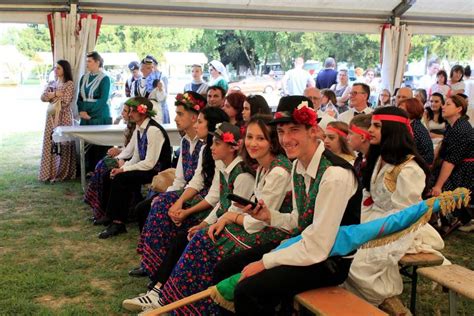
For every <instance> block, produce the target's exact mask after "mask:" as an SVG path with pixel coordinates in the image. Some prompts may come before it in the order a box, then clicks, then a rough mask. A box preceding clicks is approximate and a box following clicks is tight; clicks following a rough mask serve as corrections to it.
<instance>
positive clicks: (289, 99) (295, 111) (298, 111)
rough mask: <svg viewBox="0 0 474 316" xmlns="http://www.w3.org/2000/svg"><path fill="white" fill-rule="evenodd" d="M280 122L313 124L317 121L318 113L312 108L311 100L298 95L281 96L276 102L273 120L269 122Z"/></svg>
mask: <svg viewBox="0 0 474 316" xmlns="http://www.w3.org/2000/svg"><path fill="white" fill-rule="evenodd" d="M280 123H295V124H303V125H306V126H315V125H316V124H317V123H318V114H317V113H316V111H315V110H314V108H313V102H311V100H310V99H308V98H306V97H304V96H299V95H291V96H286V97H282V98H281V99H280V102H279V103H278V107H277V111H276V112H275V115H274V116H273V120H271V121H270V123H269V124H280Z"/></svg>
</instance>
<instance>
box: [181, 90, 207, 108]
mask: <svg viewBox="0 0 474 316" xmlns="http://www.w3.org/2000/svg"><path fill="white" fill-rule="evenodd" d="M206 104H207V100H206V99H205V98H204V97H203V96H202V95H200V94H199V93H196V92H194V91H186V92H185V93H178V94H177V95H176V101H175V102H174V105H176V106H179V105H182V106H184V107H185V108H186V110H188V111H194V112H196V113H198V112H199V111H201V110H202V109H203V108H204V107H205V106H206Z"/></svg>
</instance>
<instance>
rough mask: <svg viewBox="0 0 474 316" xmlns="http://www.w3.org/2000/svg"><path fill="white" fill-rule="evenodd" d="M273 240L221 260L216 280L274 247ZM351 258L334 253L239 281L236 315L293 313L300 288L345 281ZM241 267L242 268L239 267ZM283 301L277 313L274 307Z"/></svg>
mask: <svg viewBox="0 0 474 316" xmlns="http://www.w3.org/2000/svg"><path fill="white" fill-rule="evenodd" d="M274 246H275V244H274V243H272V244H266V245H262V246H259V247H256V248H252V249H249V250H247V251H244V252H241V253H239V254H237V255H236V256H233V257H230V258H228V259H227V260H225V261H222V262H221V263H220V264H219V265H218V268H216V270H215V272H214V278H215V281H218V279H222V278H225V277H228V276H230V275H232V274H234V273H236V272H240V271H241V269H242V268H243V266H245V265H247V264H248V263H250V262H253V261H256V260H259V259H261V257H262V256H263V255H264V254H265V253H267V252H269V250H271V249H273V248H274ZM351 263H352V259H343V258H340V257H332V258H329V259H327V260H326V261H323V262H321V263H318V264H313V265H310V266H303V267H298V266H278V267H275V268H272V269H268V270H264V271H262V272H260V273H258V274H256V275H253V276H251V277H249V278H246V279H244V280H242V281H241V282H239V284H238V285H237V287H236V288H235V292H234V304H235V310H236V314H237V315H276V314H279V315H291V311H292V302H293V297H294V296H295V295H296V294H298V293H301V292H304V291H307V290H310V289H314V288H318V287H327V286H334V285H339V284H341V283H343V282H344V281H345V280H346V278H347V275H348V273H349V268H350V266H351ZM239 268H240V270H239ZM278 305H280V306H281V308H280V311H279V312H278V313H277V312H276V311H275V308H276V307H277V306H278Z"/></svg>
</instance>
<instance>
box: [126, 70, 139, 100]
mask: <svg viewBox="0 0 474 316" xmlns="http://www.w3.org/2000/svg"><path fill="white" fill-rule="evenodd" d="M128 69H129V70H130V72H131V73H132V76H131V77H130V78H128V79H127V81H126V82H125V96H126V97H127V98H130V97H131V96H132V95H131V89H132V83H133V82H134V81H136V80H139V79H140V78H141V77H142V75H141V73H140V65H139V64H138V62H137V61H132V62H131V63H130V64H128Z"/></svg>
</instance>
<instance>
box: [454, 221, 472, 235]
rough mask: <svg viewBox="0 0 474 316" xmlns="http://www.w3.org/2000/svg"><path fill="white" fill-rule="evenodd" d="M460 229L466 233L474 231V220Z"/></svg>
mask: <svg viewBox="0 0 474 316" xmlns="http://www.w3.org/2000/svg"><path fill="white" fill-rule="evenodd" d="M458 229H459V230H460V231H462V232H465V233H468V232H472V231H474V220H471V221H470V222H469V223H467V224H466V225H464V226H461V227H459V228H458Z"/></svg>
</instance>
